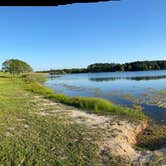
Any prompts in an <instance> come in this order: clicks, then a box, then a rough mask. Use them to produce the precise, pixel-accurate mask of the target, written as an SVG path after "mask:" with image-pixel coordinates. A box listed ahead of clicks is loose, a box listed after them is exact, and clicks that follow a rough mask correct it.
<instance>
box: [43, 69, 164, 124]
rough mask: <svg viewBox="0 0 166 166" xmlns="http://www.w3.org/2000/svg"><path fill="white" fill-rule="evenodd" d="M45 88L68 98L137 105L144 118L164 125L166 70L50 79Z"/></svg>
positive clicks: (85, 74) (58, 76) (88, 74)
mask: <svg viewBox="0 0 166 166" xmlns="http://www.w3.org/2000/svg"><path fill="white" fill-rule="evenodd" d="M46 85H47V86H48V87H51V88H52V89H54V90H55V92H57V93H64V94H66V95H70V96H90V97H100V98H106V99H108V100H110V101H112V102H114V103H116V104H119V105H124V106H132V105H133V104H136V105H141V106H143V107H144V109H143V111H144V112H145V113H146V114H147V115H148V116H150V117H151V118H153V119H155V120H157V121H158V122H161V123H165V124H166V90H164V89H166V70H161V71H143V72H114V73H84V74H65V75H51V76H50V77H49V80H48V81H47V82H46ZM160 117H162V118H160ZM164 119H165V120H164Z"/></svg>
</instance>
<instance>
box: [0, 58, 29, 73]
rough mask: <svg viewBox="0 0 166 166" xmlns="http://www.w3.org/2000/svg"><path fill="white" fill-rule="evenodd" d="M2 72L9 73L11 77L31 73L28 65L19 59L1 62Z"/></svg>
mask: <svg viewBox="0 0 166 166" xmlns="http://www.w3.org/2000/svg"><path fill="white" fill-rule="evenodd" d="M2 71H4V72H9V73H11V74H12V75H19V74H23V73H26V72H30V71H32V68H31V66H30V65H29V64H27V63H26V62H24V61H21V60H19V59H9V60H6V61H5V62H3V64H2Z"/></svg>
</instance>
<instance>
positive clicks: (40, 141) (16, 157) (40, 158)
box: [0, 78, 128, 166]
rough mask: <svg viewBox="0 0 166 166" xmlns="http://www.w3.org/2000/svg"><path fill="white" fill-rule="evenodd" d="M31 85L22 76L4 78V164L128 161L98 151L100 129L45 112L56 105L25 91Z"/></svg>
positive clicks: (0, 115) (0, 148) (0, 143)
mask: <svg viewBox="0 0 166 166" xmlns="http://www.w3.org/2000/svg"><path fill="white" fill-rule="evenodd" d="M28 85H32V84H29V83H28V82H27V83H26V84H25V82H24V81H22V79H18V78H15V79H14V78H13V79H12V80H11V79H10V78H0V165H6V166H9V165H12V166H18V165H20V166H23V165H26V166H32V165H34V166H45V165H48V166H49V165H50V166H52V165H55V166H65V165H68V166H73V165H80V166H81V165H87V166H88V165H89V166H91V165H99V163H100V162H101V161H102V162H104V163H105V164H108V165H115V166H116V165H117V166H121V165H126V164H125V162H128V161H126V160H124V159H122V158H120V157H114V156H111V155H109V154H107V157H106V159H105V158H104V159H102V156H100V155H99V154H98V146H97V145H96V144H95V142H96V139H99V137H100V135H99V134H98V133H99V131H95V130H94V129H93V130H92V129H89V128H87V126H85V125H83V124H78V123H75V122H74V121H73V120H71V118H69V117H68V116H65V115H63V116H62V115H61V114H60V115H59V114H58V113H56V114H47V116H46V115H45V114H42V113H41V112H49V111H50V112H51V111H52V110H56V107H53V108H52V107H51V106H47V105H44V103H43V102H41V101H39V100H38V98H36V97H35V95H34V94H33V93H30V92H27V91H25V89H24V88H25V86H26V87H28ZM33 85H34V86H35V85H36V84H33ZM39 85H40V84H37V87H38V88H39ZM40 86H41V85H40ZM41 87H43V86H41ZM43 88H44V87H43ZM43 88H42V89H43ZM34 90H37V89H36V88H34ZM35 92H36V93H37V92H38V91H35ZM46 92H47V93H46ZM40 93H41V92H40ZM51 93H52V92H51V91H50V90H48V89H47V88H46V89H45V90H44V91H43V95H46V94H47V95H48V96H49V95H50V94H51ZM40 113H41V114H40ZM104 156H105V154H104ZM122 163H123V164H122Z"/></svg>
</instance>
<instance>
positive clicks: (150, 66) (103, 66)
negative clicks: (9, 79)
mask: <svg viewBox="0 0 166 166" xmlns="http://www.w3.org/2000/svg"><path fill="white" fill-rule="evenodd" d="M164 69H166V60H160V61H136V62H131V63H123V64H120V63H94V64H91V65H89V66H88V67H87V68H72V69H58V70H54V69H51V70H48V71H39V72H45V73H50V74H65V73H88V72H89V73H93V72H116V71H148V70H164Z"/></svg>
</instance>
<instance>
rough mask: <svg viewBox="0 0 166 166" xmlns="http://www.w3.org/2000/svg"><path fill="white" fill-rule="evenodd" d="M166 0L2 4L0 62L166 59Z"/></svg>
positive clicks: (37, 64)
mask: <svg viewBox="0 0 166 166" xmlns="http://www.w3.org/2000/svg"><path fill="white" fill-rule="evenodd" d="M165 8H166V0H122V1H114V2H99V3H88V4H72V5H66V6H58V7H0V64H1V63H2V62H3V61H5V60H7V59H11V58H15V59H16V58H17V59H21V60H24V61H26V62H27V63H29V64H30V65H31V66H32V67H33V68H34V70H48V69H51V68H52V69H62V68H75V67H86V66H87V65H89V64H92V63H100V62H103V63H105V62H108V63H112V62H114V63H125V62H132V61H137V60H158V59H159V60H166V10H165Z"/></svg>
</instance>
